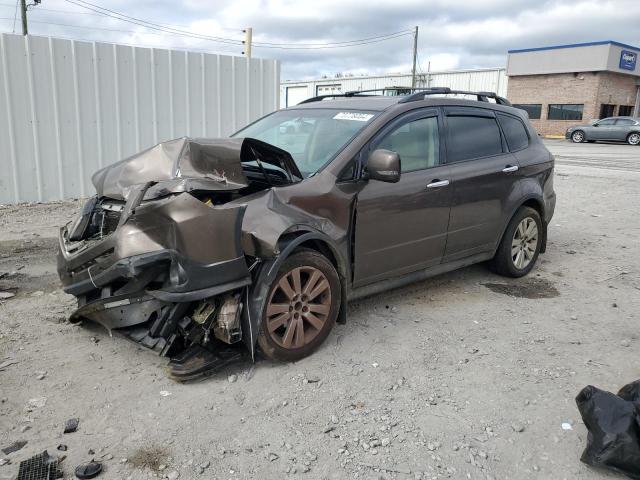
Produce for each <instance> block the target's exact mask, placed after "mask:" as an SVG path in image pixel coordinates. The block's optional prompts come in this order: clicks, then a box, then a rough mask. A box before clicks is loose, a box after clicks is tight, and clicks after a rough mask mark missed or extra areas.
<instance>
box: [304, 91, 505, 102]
mask: <svg viewBox="0 0 640 480" xmlns="http://www.w3.org/2000/svg"><path fill="white" fill-rule="evenodd" d="M394 90H402V91H403V92H406V91H409V92H414V93H411V94H408V95H406V96H404V97H403V98H402V99H401V100H400V101H399V102H398V103H408V102H417V101H419V100H424V99H425V97H426V96H427V95H473V96H475V97H477V99H478V101H479V102H488V101H489V100H488V99H489V98H493V99H494V100H495V102H496V103H497V104H499V105H507V106H510V105H511V102H509V100H507V99H506V98H504V97H501V96H499V95H498V94H496V93H495V92H470V91H466V90H451V89H450V88H449V87H430V88H412V87H385V88H375V89H371V90H353V91H349V92H345V93H334V94H329V95H317V96H315V97H311V98H307V99H306V100H303V101H302V102H300V103H299V104H298V105H302V104H303V103H313V102H319V101H322V100H324V99H325V98H351V97H356V96H357V97H372V96H374V95H370V94H371V93H374V92H388V91H394Z"/></svg>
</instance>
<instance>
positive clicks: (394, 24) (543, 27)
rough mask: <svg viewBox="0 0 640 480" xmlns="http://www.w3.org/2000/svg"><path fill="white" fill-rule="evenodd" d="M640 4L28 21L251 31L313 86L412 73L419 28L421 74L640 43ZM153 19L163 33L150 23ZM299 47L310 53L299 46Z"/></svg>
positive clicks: (103, 37)
mask: <svg viewBox="0 0 640 480" xmlns="http://www.w3.org/2000/svg"><path fill="white" fill-rule="evenodd" d="M28 1H29V2H32V1H33V0H28ZM14 2H15V0H0V31H2V32H12V31H13V30H14V28H15V31H16V32H17V33H19V32H20V28H21V27H20V16H19V13H18V18H17V21H16V22H15V27H14V22H13V18H14V13H15V12H16V10H15V3H14ZM639 2H640V0H571V1H566V0H564V1H560V0H395V1H372V0H322V1H308V0H307V1H302V0H298V1H291V0H179V1H178V0H171V1H170V0H154V1H147V0H137V1H135V2H132V1H130V0H42V1H41V3H40V4H39V5H36V6H33V7H31V8H30V9H29V14H28V16H29V28H30V32H29V33H31V34H34V35H52V36H58V37H66V38H74V39H83V40H96V41H106V42H115V43H125V44H131V45H140V46H154V47H162V48H178V49H189V50H197V51H206V52H212V53H224V54H232V55H241V54H242V51H243V46H242V45H241V44H238V42H239V41H241V40H242V39H243V38H244V33H243V29H244V28H245V27H247V26H250V27H252V29H253V41H254V47H253V52H252V53H253V57H254V58H255V57H259V58H276V59H278V60H280V61H281V62H282V63H281V79H282V80H304V79H311V78H318V77H321V76H324V75H326V76H334V75H336V74H339V73H341V74H354V75H361V74H382V73H398V72H409V71H410V70H411V62H412V48H413V35H412V33H410V31H411V30H412V29H413V28H414V27H415V26H418V27H419V35H418V70H419V71H427V69H428V68H429V67H430V69H431V71H442V70H455V69H466V68H481V67H501V66H505V62H506V53H507V51H508V50H510V49H518V48H530V47H539V46H547V45H560V44H569V43H580V42H589V41H599V40H616V41H619V42H622V43H627V44H630V45H635V46H640V8H638V3H639ZM97 7H103V8H106V9H109V10H111V11H112V12H117V13H122V14H124V15H127V16H128V17H133V18H135V19H138V20H143V21H144V22H139V21H138V22H135V23H131V21H129V22H126V21H122V20H119V19H117V18H113V17H114V16H116V15H115V14H112V13H109V12H107V13H109V15H111V16H106V15H104V14H99V13H96V10H99V9H98V8H97ZM102 11H103V12H104V10H102ZM146 22H151V23H153V24H155V25H156V27H155V28H149V27H148V26H147V27H145V26H143V25H141V24H140V23H143V24H144V23H146ZM147 25H148V24H147ZM188 32H191V33H190V34H189V35H185V33H188ZM388 34H396V35H394V36H392V38H388V39H386V40H383V41H380V40H381V39H375V40H376V42H375V43H365V42H364V41H363V42H360V43H362V44H360V45H349V46H348V47H344V46H341V47H340V48H326V47H327V46H328V45H327V44H334V45H333V46H335V44H336V43H338V42H353V41H355V40H361V39H371V38H372V37H379V36H382V35H388ZM203 37H207V38H203ZM212 37H215V38H212ZM371 41H372V40H367V41H366V42H371ZM353 43H356V42H353ZM266 44H269V45H266ZM343 45H344V43H343ZM294 46H295V47H305V48H298V49H294V48H291V47H294ZM273 47H277V48H273Z"/></svg>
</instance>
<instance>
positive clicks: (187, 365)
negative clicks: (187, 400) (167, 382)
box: [167, 345, 244, 383]
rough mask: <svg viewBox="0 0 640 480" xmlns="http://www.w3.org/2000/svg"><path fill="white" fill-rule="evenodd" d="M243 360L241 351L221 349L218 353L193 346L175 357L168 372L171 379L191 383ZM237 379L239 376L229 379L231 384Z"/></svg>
mask: <svg viewBox="0 0 640 480" xmlns="http://www.w3.org/2000/svg"><path fill="white" fill-rule="evenodd" d="M243 358H244V356H243V354H242V353H241V352H240V350H238V349H236V348H233V347H227V348H224V347H221V348H220V349H218V350H217V351H216V352H211V351H209V350H207V349H206V348H203V347H201V346H200V345H193V346H191V347H190V348H188V349H187V350H185V351H184V352H181V353H180V354H179V355H177V356H176V357H173V358H172V359H171V361H170V362H169V365H168V366H167V370H168V375H169V377H170V378H171V379H173V380H176V381H178V382H189V381H192V380H199V379H202V378H205V377H208V376H211V375H213V374H215V373H216V372H218V371H220V370H221V369H222V368H224V367H227V366H229V365H231V364H232V363H236V362H239V361H241V360H242V359H243ZM234 378H235V379H234ZM237 379H238V377H237V375H230V376H229V377H228V380H229V382H231V383H233V382H234V381H235V380H237Z"/></svg>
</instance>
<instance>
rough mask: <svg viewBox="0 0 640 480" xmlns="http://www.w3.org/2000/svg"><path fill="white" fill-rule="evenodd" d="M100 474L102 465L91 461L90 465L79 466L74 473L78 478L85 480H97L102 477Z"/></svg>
mask: <svg viewBox="0 0 640 480" xmlns="http://www.w3.org/2000/svg"><path fill="white" fill-rule="evenodd" d="M100 472H102V464H101V463H98V462H94V461H93V460H91V461H90V462H89V463H83V464H82V465H78V466H77V467H76V470H75V472H74V473H75V474H76V477H78V478H81V479H85V478H95V477H97V476H98V475H100Z"/></svg>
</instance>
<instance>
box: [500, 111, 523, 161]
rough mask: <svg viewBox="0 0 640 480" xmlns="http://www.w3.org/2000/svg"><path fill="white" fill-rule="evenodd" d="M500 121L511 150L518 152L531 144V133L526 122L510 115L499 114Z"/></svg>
mask: <svg viewBox="0 0 640 480" xmlns="http://www.w3.org/2000/svg"><path fill="white" fill-rule="evenodd" d="M498 121H499V122H500V125H501V126H502V131H503V132H504V136H505V138H506V140H507V145H508V146H509V150H511V151H512V152H516V151H518V150H522V149H523V148H526V147H528V146H529V135H527V129H526V128H525V126H524V124H523V123H522V122H521V121H520V120H518V119H517V118H515V117H512V116H510V115H503V114H501V113H499V114H498Z"/></svg>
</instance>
